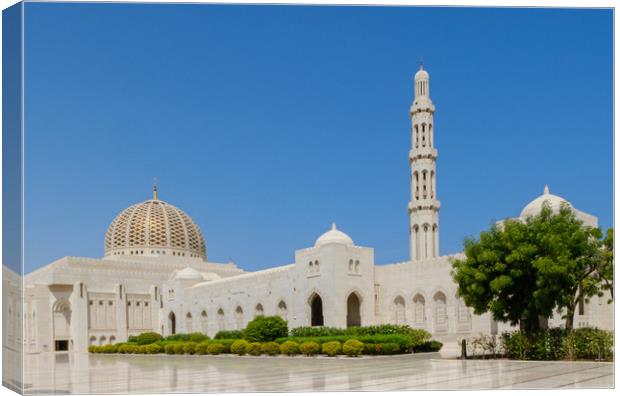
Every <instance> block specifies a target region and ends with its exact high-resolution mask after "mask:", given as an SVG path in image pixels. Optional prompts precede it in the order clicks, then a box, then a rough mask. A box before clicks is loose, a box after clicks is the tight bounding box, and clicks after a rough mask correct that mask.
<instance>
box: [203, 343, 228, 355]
mask: <svg viewBox="0 0 620 396" xmlns="http://www.w3.org/2000/svg"><path fill="white" fill-rule="evenodd" d="M223 351H224V345H222V344H220V343H219V342H211V343H209V346H207V353H208V354H209V355H219V354H220V353H222V352H223Z"/></svg>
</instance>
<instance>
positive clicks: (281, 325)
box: [243, 316, 288, 342]
mask: <svg viewBox="0 0 620 396" xmlns="http://www.w3.org/2000/svg"><path fill="white" fill-rule="evenodd" d="M287 335H288V327H287V324H286V321H285V320H284V319H282V318H281V317H279V316H257V317H256V318H254V319H253V320H252V321H250V322H249V323H248V325H247V326H246V327H245V330H243V338H244V339H246V340H248V341H250V342H269V341H274V340H275V339H276V338H280V337H286V336H287Z"/></svg>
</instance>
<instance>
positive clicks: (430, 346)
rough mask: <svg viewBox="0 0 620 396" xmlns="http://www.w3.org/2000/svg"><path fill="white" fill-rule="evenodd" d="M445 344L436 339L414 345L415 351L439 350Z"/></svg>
mask: <svg viewBox="0 0 620 396" xmlns="http://www.w3.org/2000/svg"><path fill="white" fill-rule="evenodd" d="M441 347H443V344H442V343H441V342H439V341H436V340H430V341H425V342H423V343H422V344H420V345H416V346H414V347H413V352H414V353H417V352H438V351H439V350H440V349H441Z"/></svg>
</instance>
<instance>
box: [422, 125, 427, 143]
mask: <svg viewBox="0 0 620 396" xmlns="http://www.w3.org/2000/svg"><path fill="white" fill-rule="evenodd" d="M422 147H426V124H422Z"/></svg>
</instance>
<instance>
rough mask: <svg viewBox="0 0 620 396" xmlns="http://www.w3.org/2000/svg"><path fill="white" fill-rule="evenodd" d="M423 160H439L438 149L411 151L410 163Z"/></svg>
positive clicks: (425, 148) (422, 148) (420, 148)
mask: <svg viewBox="0 0 620 396" xmlns="http://www.w3.org/2000/svg"><path fill="white" fill-rule="evenodd" d="M423 158H430V159H437V149H434V148H432V147H428V146H427V147H418V148H413V149H411V150H409V162H413V161H414V160H416V159H423Z"/></svg>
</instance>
